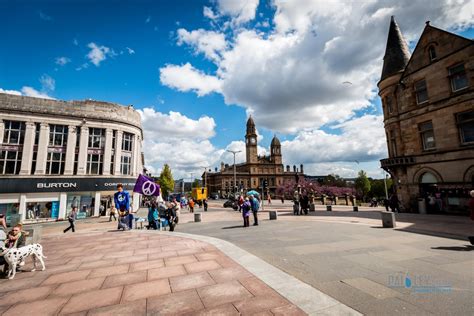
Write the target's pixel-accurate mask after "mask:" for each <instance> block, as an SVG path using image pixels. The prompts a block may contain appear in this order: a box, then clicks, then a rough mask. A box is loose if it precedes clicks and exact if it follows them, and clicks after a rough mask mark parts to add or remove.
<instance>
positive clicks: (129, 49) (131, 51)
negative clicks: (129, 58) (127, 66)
mask: <svg viewBox="0 0 474 316" xmlns="http://www.w3.org/2000/svg"><path fill="white" fill-rule="evenodd" d="M125 48H126V49H127V51H128V54H129V55H133V54H135V51H134V50H133V49H131V48H130V47H125Z"/></svg>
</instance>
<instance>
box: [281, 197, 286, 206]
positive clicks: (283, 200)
mask: <svg viewBox="0 0 474 316" xmlns="http://www.w3.org/2000/svg"><path fill="white" fill-rule="evenodd" d="M281 204H285V197H284V196H283V195H282V196H281Z"/></svg>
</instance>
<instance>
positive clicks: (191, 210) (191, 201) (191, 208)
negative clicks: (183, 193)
mask: <svg viewBox="0 0 474 316" xmlns="http://www.w3.org/2000/svg"><path fill="white" fill-rule="evenodd" d="M188 206H189V212H190V213H194V200H193V199H189V203H188Z"/></svg>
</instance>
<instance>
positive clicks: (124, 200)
mask: <svg viewBox="0 0 474 316" xmlns="http://www.w3.org/2000/svg"><path fill="white" fill-rule="evenodd" d="M114 204H115V208H116V209H117V210H118V211H119V223H118V229H121V228H123V229H124V230H125V227H124V224H126V225H127V226H128V229H132V228H133V214H131V213H130V194H128V192H127V191H124V190H123V185H122V184H121V183H119V184H117V192H115V194H114Z"/></svg>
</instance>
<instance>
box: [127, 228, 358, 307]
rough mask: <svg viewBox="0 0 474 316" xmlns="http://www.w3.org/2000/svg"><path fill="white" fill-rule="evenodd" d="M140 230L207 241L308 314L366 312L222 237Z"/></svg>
mask: <svg viewBox="0 0 474 316" xmlns="http://www.w3.org/2000/svg"><path fill="white" fill-rule="evenodd" d="M136 233H152V234H160V235H168V236H177V237H183V238H190V239H194V240H199V241H204V242H207V243H209V244H211V245H213V246H214V247H216V248H217V249H219V251H221V252H223V253H224V254H225V255H227V256H228V257H230V258H231V259H233V260H234V261H236V262H237V263H238V264H240V265H241V266H242V267H243V268H244V269H246V270H248V271H249V272H251V273H252V274H253V275H255V276H256V277H257V278H258V279H260V280H261V281H263V282H264V283H265V284H266V285H267V286H269V287H271V288H272V289H274V290H275V291H276V292H278V293H279V294H280V295H281V296H283V297H284V298H286V299H287V300H288V301H289V302H291V303H292V304H294V305H296V306H297V307H299V308H300V309H301V310H303V311H304V312H305V313H307V314H308V315H321V313H324V312H326V311H331V312H334V313H337V314H339V315H354V316H355V315H362V314H361V313H359V312H358V311H356V310H354V309H352V308H350V307H349V306H347V305H345V304H343V303H341V302H339V301H337V300H336V299H334V298H332V297H331V296H329V295H327V294H324V293H323V292H321V291H319V290H317V289H315V288H314V287H312V286H310V285H308V284H306V283H304V282H302V281H300V280H298V279H297V278H295V277H294V276H292V275H289V274H288V273H286V272H284V271H282V270H280V269H279V268H277V267H275V266H273V265H271V264H269V263H267V262H266V261H264V260H263V259H260V258H259V257H257V256H255V255H253V254H251V253H249V252H247V251H246V250H243V249H242V248H240V247H238V246H236V245H234V244H232V243H230V242H228V241H225V240H222V239H218V238H214V237H208V236H201V235H194V234H188V233H181V232H167V231H161V232H154V231H144V232H143V231H140V232H138V231H137V232H136Z"/></svg>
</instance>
